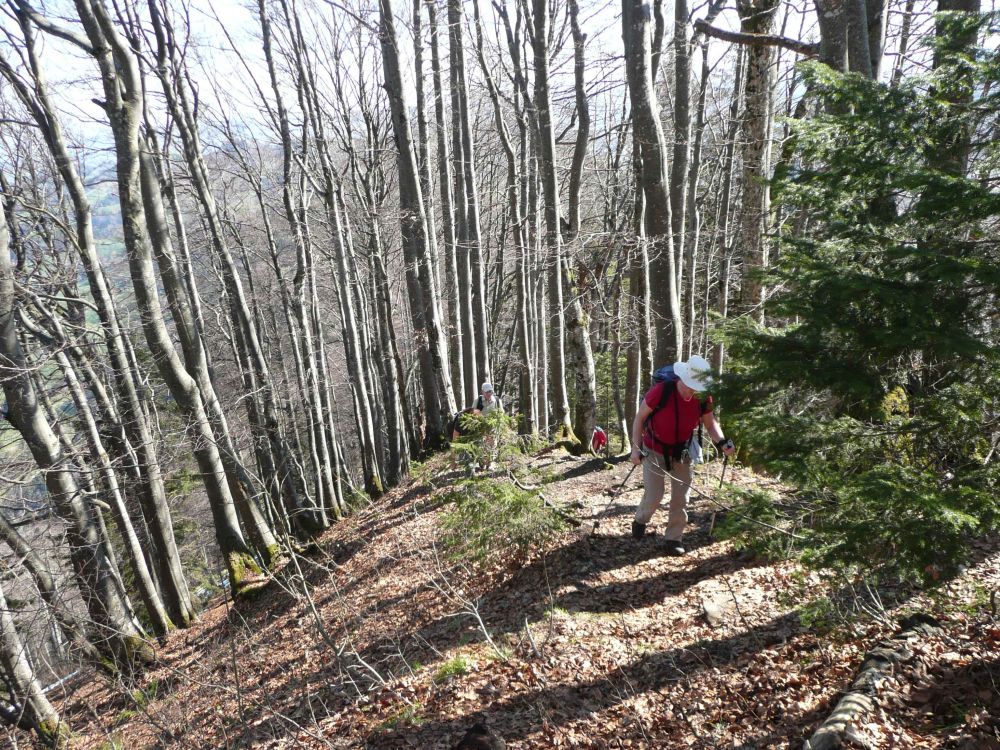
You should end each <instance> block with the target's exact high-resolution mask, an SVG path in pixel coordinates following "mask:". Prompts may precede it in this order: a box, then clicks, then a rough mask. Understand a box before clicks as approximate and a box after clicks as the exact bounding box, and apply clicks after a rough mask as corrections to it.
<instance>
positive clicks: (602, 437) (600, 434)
mask: <svg viewBox="0 0 1000 750" xmlns="http://www.w3.org/2000/svg"><path fill="white" fill-rule="evenodd" d="M607 444H608V434H607V433H606V432H605V431H604V430H602V429H601V428H600V427H595V428H594V437H593V438H591V440H590V449H591V450H592V451H593V452H594V453H600V452H601V451H603V450H604V448H605V447H606V446H607Z"/></svg>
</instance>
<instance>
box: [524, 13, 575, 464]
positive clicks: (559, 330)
mask: <svg viewBox="0 0 1000 750" xmlns="http://www.w3.org/2000/svg"><path fill="white" fill-rule="evenodd" d="M532 16H533V19H534V24H533V34H532V41H531V43H532V49H533V52H534V60H535V100H534V107H535V113H536V116H537V118H538V136H539V138H538V141H539V146H540V148H539V153H538V168H539V172H540V177H541V182H542V189H543V196H544V197H543V202H544V206H545V247H546V250H547V252H546V264H547V266H548V284H549V315H550V316H551V317H550V323H549V333H548V339H549V392H550V407H551V410H552V419H551V423H550V426H551V427H552V429H554V430H555V434H554V437H555V439H556V440H558V441H566V442H568V443H569V444H571V445H579V442H580V441H579V438H578V437H577V436H576V435H575V434H574V433H573V425H572V422H571V419H570V413H569V408H570V406H569V392H568V390H567V384H566V348H565V347H566V340H567V338H568V331H567V326H566V316H565V314H564V307H563V292H564V286H565V282H564V279H563V269H564V266H565V264H564V261H563V246H562V231H561V226H560V224H561V221H562V216H561V212H560V206H559V184H558V175H557V173H556V153H555V151H556V145H555V134H554V133H553V128H552V104H551V99H550V93H549V3H548V0H532Z"/></svg>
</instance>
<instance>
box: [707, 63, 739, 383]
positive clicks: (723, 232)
mask: <svg viewBox="0 0 1000 750" xmlns="http://www.w3.org/2000/svg"><path fill="white" fill-rule="evenodd" d="M745 70H746V50H745V48H744V47H740V48H739V49H738V50H737V57H736V75H735V78H734V81H733V98H732V101H731V102H730V103H729V124H728V127H727V129H726V145H725V153H724V155H723V158H722V195H721V198H720V200H719V204H720V206H721V208H720V210H719V221H718V227H719V228H718V235H719V243H720V245H721V246H722V270H721V271H720V273H719V292H718V298H717V303H716V312H718V313H719V315H720V317H721V318H722V320H725V319H726V317H727V316H728V315H729V281H730V269H731V267H732V257H733V244H734V242H733V241H732V240H731V238H730V236H729V224H730V216H731V215H732V211H731V209H730V207H731V205H732V195H733V176H734V169H735V166H734V164H735V160H736V134H737V133H738V132H739V129H740V117H739V115H740V106H741V102H742V100H743V79H744V72H745ZM725 356H726V352H725V344H723V343H722V342H721V341H720V342H719V343H717V344H716V345H715V347H714V348H713V349H712V369H714V370H715V371H716V372H720V373H721V372H722V367H723V364H724V362H725Z"/></svg>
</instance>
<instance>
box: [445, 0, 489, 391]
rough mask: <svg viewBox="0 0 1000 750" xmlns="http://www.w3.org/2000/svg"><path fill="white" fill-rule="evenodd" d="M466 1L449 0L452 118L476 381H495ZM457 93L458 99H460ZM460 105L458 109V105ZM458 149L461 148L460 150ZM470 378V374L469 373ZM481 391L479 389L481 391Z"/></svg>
mask: <svg viewBox="0 0 1000 750" xmlns="http://www.w3.org/2000/svg"><path fill="white" fill-rule="evenodd" d="M464 15H465V14H464V13H463V10H462V0H448V31H449V39H450V49H451V77H452V82H451V87H452V117H456V116H457V117H458V119H459V131H460V135H461V140H462V152H461V153H462V162H461V167H462V173H463V180H462V182H463V185H464V187H465V210H466V212H467V213H466V216H467V218H466V222H465V233H466V236H465V243H466V246H465V250H466V252H467V253H468V258H469V275H470V277H471V282H472V288H471V292H472V294H471V304H472V324H473V330H474V336H475V341H476V344H475V346H476V349H475V352H476V375H475V377H473V384H477V383H478V381H479V380H480V379H482V380H491V379H492V373H491V369H490V334H491V333H492V332H491V331H490V329H489V320H488V318H487V315H486V273H485V268H484V266H483V247H482V230H481V228H480V216H479V187H478V185H477V177H476V154H475V139H474V138H473V134H472V122H471V118H470V115H469V101H470V98H471V97H470V96H469V87H468V85H467V84H466V81H465V44H464V39H463V33H462V30H463V28H464V25H465V22H464ZM456 95H457V101H456ZM456 104H457V106H458V109H457V111H456V109H455V106H456ZM456 135H458V134H456ZM456 150H457V149H456ZM466 379H468V373H466ZM477 392H478V391H477Z"/></svg>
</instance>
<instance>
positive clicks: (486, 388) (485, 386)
mask: <svg viewBox="0 0 1000 750" xmlns="http://www.w3.org/2000/svg"><path fill="white" fill-rule="evenodd" d="M482 390H483V393H492V392H493V383H483V388H482Z"/></svg>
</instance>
